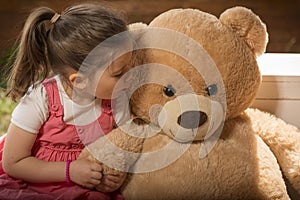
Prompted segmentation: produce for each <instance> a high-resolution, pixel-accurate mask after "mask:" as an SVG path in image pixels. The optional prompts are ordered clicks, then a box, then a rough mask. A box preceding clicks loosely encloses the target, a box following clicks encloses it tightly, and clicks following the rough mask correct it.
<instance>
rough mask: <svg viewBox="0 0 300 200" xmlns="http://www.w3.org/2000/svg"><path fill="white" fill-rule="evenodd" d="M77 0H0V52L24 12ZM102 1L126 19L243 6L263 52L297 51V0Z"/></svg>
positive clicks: (14, 33)
mask: <svg viewBox="0 0 300 200" xmlns="http://www.w3.org/2000/svg"><path fill="white" fill-rule="evenodd" d="M78 2H86V1H78V0H76V1H75V0H65V1H58V0H53V1H50V0H39V1H38V0H0V38H1V40H0V56H1V57H3V56H4V54H5V52H7V49H8V48H9V47H11V46H12V44H13V42H14V41H15V39H16V37H17V36H18V34H19V32H20V31H21V29H22V25H23V24H24V20H25V19H26V16H27V15H28V13H29V12H30V10H32V9H33V8H35V7H38V6H49V7H51V8H53V9H55V10H56V11H57V12H60V11H61V10H63V9H64V8H65V7H66V6H68V5H71V4H73V3H78ZM105 3H107V4H109V5H111V6H112V7H114V8H117V9H121V10H123V11H125V13H127V16H128V20H129V22H137V21H142V22H145V23H148V22H150V21H151V20H152V19H153V18H154V17H155V16H157V15H158V14H159V13H162V12H164V11H166V10H168V9H171V8H179V7H181V8H198V9H200V10H202V11H205V12H209V13H211V14H213V15H216V16H219V15H220V14H221V13H222V12H223V11H224V10H225V9H227V8H230V7H233V6H238V5H239V6H245V7H248V8H250V9H252V10H253V11H254V12H255V13H256V14H257V15H259V16H260V18H261V19H262V20H263V21H264V22H265V23H266V24H267V28H268V32H269V45H268V47H267V52H290V53H300V0H239V1H237V0H148V1H147V0H111V1H106V2H105Z"/></svg>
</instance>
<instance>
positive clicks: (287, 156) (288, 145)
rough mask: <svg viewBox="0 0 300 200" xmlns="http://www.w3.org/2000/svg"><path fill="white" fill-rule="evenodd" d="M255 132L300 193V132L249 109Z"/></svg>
mask: <svg viewBox="0 0 300 200" xmlns="http://www.w3.org/2000/svg"><path fill="white" fill-rule="evenodd" d="M245 113H246V115H248V117H249V118H250V119H251V122H252V128H253V130H254V131H255V132H256V133H257V134H258V135H259V136H260V137H261V138H262V139H263V141H264V142H265V143H266V144H267V145H268V146H269V148H270V149H271V151H272V152H273V153H274V155H275V156H276V158H277V161H278V163H279V165H280V167H281V169H282V171H283V173H284V175H285V176H286V177H287V178H288V179H289V181H290V182H291V184H292V185H293V186H294V188H295V189H296V190H297V191H298V192H299V193H300V130H299V129H297V128H296V127H295V126H292V125H289V124H287V123H285V122H284V121H283V120H281V119H279V118H277V117H275V116H273V115H270V114H269V113H266V112H262V111H260V110H258V109H247V110H246V111H245Z"/></svg>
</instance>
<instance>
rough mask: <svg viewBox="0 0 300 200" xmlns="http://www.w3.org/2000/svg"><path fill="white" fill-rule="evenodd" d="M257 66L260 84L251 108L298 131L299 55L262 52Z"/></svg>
mask: <svg viewBox="0 0 300 200" xmlns="http://www.w3.org/2000/svg"><path fill="white" fill-rule="evenodd" d="M258 65H259V67H260V69H261V72H262V85H261V87H260V89H259V91H258V94H257V98H256V100H255V101H254V103H253V105H252V107H255V108H259V109H260V110H263V111H267V112H270V113H272V114H274V115H276V116H277V117H279V118H281V119H283V120H285V121H286V122H288V123H290V124H293V125H295V126H297V127H298V128H300V54H279V53H266V54H264V55H262V56H261V57H259V58H258Z"/></svg>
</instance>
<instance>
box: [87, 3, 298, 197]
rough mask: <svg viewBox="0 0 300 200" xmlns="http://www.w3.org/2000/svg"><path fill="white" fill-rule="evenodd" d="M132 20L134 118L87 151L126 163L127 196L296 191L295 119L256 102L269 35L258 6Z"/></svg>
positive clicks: (117, 166) (110, 167)
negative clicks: (289, 187) (136, 63)
mask: <svg viewBox="0 0 300 200" xmlns="http://www.w3.org/2000/svg"><path fill="white" fill-rule="evenodd" d="M132 27H133V28H132V29H133V31H136V32H137V34H136V41H137V43H138V47H137V49H138V53H139V54H140V57H139V59H140V60H142V64H141V65H139V66H135V67H133V68H132V70H131V71H133V72H134V74H135V76H134V78H133V79H134V80H133V87H132V89H131V92H130V106H131V113H132V117H133V120H132V121H131V122H129V123H127V124H125V125H124V126H120V127H119V128H117V129H114V130H113V131H112V132H111V133H110V134H108V135H107V136H106V137H102V138H99V139H98V140H96V141H95V142H93V143H92V144H90V145H88V146H87V147H86V149H85V150H84V151H83V156H87V157H90V158H91V159H94V160H96V161H97V162H101V163H104V168H105V170H106V171H104V173H114V174H118V173H128V175H127V178H126V181H125V182H124V184H123V185H122V187H121V191H122V194H123V196H124V198H125V199H290V197H289V195H288V192H287V188H286V185H285V181H284V178H283V176H285V177H286V178H287V180H288V181H289V182H290V183H291V184H292V186H293V187H294V188H295V189H296V190H297V191H298V192H300V131H299V129H298V128H297V127H295V126H292V125H289V124H287V123H285V122H284V121H283V120H281V119H279V118H277V117H275V116H273V115H271V114H269V113H266V112H263V111H260V110H258V109H253V108H250V106H251V104H252V102H253V100H254V99H255V96H256V93H257V91H258V88H259V86H260V83H261V74H260V71H259V67H258V65H257V62H256V58H257V57H258V56H260V55H261V54H263V53H264V51H265V49H266V45H267V42H268V34H267V30H266V26H265V24H264V23H263V22H262V21H261V19H260V18H259V17H258V16H257V15H256V14H254V13H253V12H252V11H251V10H250V9H247V8H245V7H233V8H230V9H227V10H225V11H224V12H223V13H222V14H221V15H220V17H219V18H217V17H215V16H214V15H211V14H209V13H207V12H203V11H200V10H198V9H172V10H169V11H166V12H164V13H162V14H160V15H159V16H157V17H156V18H155V19H153V20H152V21H151V23H150V24H149V25H145V24H134V25H133V26H132ZM131 77H132V76H131ZM105 166H106V167H105Z"/></svg>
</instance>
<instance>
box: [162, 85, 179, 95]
mask: <svg viewBox="0 0 300 200" xmlns="http://www.w3.org/2000/svg"><path fill="white" fill-rule="evenodd" d="M164 93H165V94H166V95H167V96H168V97H172V96H174V95H175V93H176V90H175V89H174V88H173V86H172V85H168V86H167V87H164Z"/></svg>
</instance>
